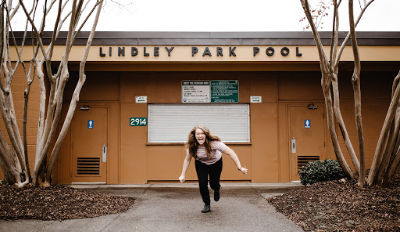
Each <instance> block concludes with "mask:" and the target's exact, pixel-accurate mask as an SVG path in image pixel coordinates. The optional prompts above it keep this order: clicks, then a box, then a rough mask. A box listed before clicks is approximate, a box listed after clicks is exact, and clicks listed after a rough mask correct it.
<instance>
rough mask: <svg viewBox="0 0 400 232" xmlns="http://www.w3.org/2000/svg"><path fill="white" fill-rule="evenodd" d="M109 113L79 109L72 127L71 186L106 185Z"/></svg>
mask: <svg viewBox="0 0 400 232" xmlns="http://www.w3.org/2000/svg"><path fill="white" fill-rule="evenodd" d="M107 125H108V109H107V108H104V107H96V106H93V107H90V106H82V105H81V106H78V108H77V110H76V111H75V115H74V119H73V122H72V125H71V136H72V139H71V140H72V143H71V145H72V167H73V168H72V172H73V173H72V182H97V183H106V180H107V141H108V139H107V137H108V136H107V135H108V127H107Z"/></svg>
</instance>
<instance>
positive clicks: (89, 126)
mask: <svg viewBox="0 0 400 232" xmlns="http://www.w3.org/2000/svg"><path fill="white" fill-rule="evenodd" d="M93 127H94V121H93V120H88V121H87V128H89V129H93Z"/></svg>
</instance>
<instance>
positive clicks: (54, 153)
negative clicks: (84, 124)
mask: <svg viewBox="0 0 400 232" xmlns="http://www.w3.org/2000/svg"><path fill="white" fill-rule="evenodd" d="M102 4H103V2H102V1H101V2H100V3H99V6H98V8H97V13H96V16H95V21H94V23H93V26H92V30H91V32H90V35H89V38H88V41H87V43H86V48H85V52H84V54H83V57H82V61H81V63H80V68H79V81H78V83H77V85H76V87H75V90H74V93H73V95H72V99H71V103H70V105H69V108H68V112H67V116H66V118H65V120H64V124H63V126H62V128H61V132H60V134H59V136H58V138H57V141H56V143H55V145H54V148H53V151H52V152H51V155H50V160H49V165H48V168H47V170H48V172H47V174H46V179H47V180H50V179H51V172H52V170H53V167H54V164H55V161H56V159H57V157H58V154H59V151H60V148H61V143H62V141H63V140H64V139H65V136H66V135H67V131H68V129H69V127H70V125H71V122H72V118H73V115H74V112H75V109H76V105H77V102H78V101H79V95H80V92H81V89H82V87H83V85H84V84H85V81H86V74H85V64H86V60H87V57H88V55H89V50H90V47H91V45H92V41H93V38H94V34H95V31H96V26H97V23H98V20H99V17H100V12H101V8H102Z"/></svg>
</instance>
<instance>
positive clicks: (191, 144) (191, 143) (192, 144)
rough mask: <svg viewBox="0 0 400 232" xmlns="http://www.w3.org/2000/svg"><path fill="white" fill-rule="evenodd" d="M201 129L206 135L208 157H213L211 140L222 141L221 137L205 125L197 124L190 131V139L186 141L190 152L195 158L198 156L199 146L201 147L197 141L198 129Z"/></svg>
mask: <svg viewBox="0 0 400 232" xmlns="http://www.w3.org/2000/svg"><path fill="white" fill-rule="evenodd" d="M197 129H200V130H202V131H203V132H204V135H205V136H206V139H205V141H204V146H205V148H206V152H207V158H211V150H212V148H211V145H210V142H211V141H221V139H220V138H219V137H218V136H216V135H213V134H211V133H210V130H209V129H208V128H207V127H205V126H195V127H193V129H192V130H191V131H190V133H189V136H188V141H187V143H186V146H187V148H188V149H189V154H190V155H191V156H193V157H194V158H195V159H196V158H197V148H198V147H199V145H200V144H199V143H198V142H197V139H196V130H197Z"/></svg>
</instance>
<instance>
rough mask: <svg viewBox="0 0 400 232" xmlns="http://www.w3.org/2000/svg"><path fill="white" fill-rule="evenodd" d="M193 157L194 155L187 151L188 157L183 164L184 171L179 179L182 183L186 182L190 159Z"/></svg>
mask: <svg viewBox="0 0 400 232" xmlns="http://www.w3.org/2000/svg"><path fill="white" fill-rule="evenodd" d="M191 159H192V156H191V155H190V154H189V152H187V153H186V157H185V159H184V160H183V166H182V172H181V176H180V177H179V181H180V182H181V183H183V182H185V180H186V178H185V176H186V171H187V169H188V167H189V164H190V160H191Z"/></svg>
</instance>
